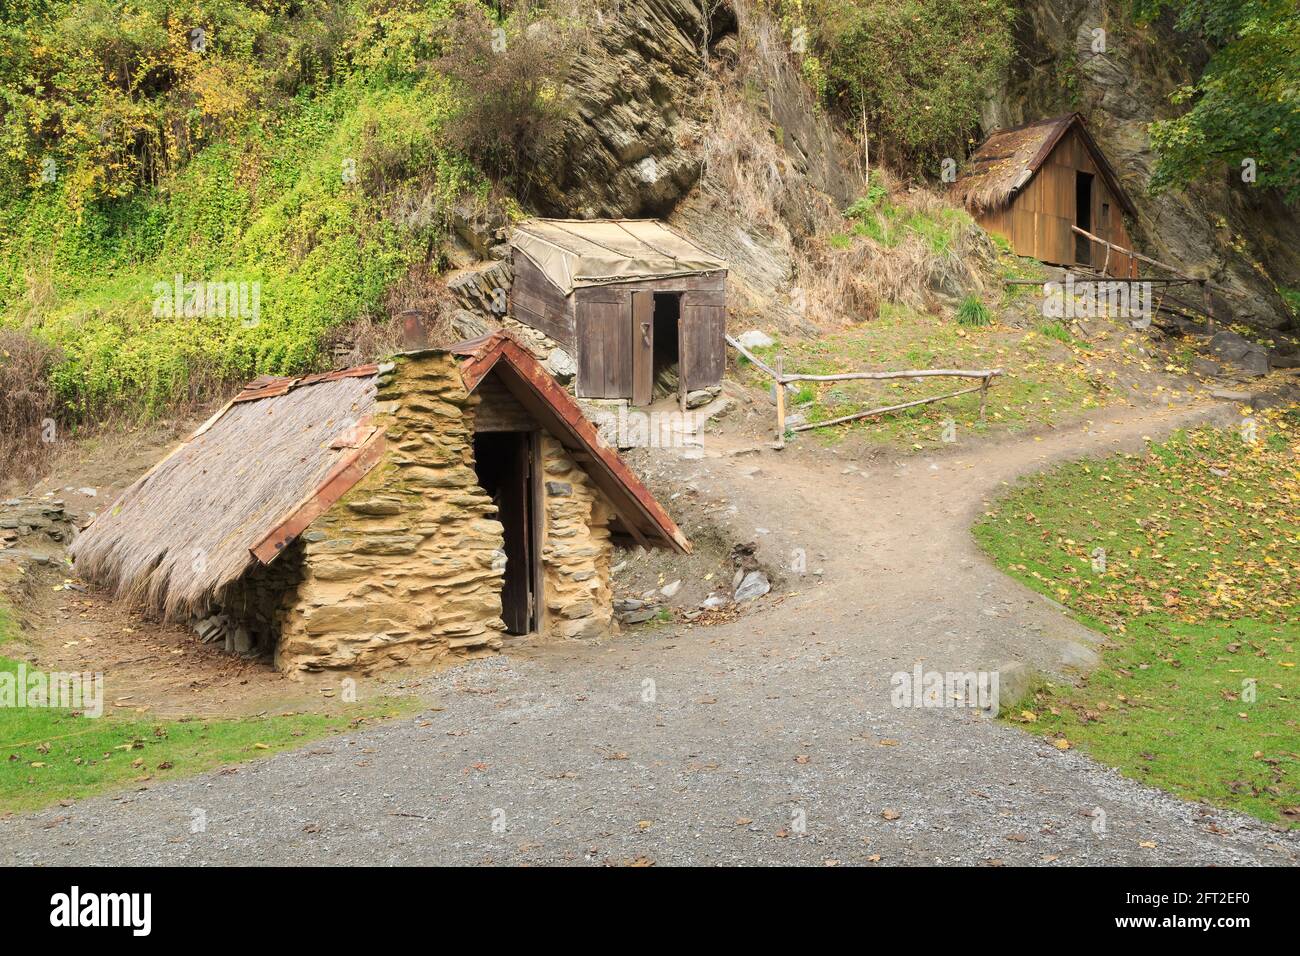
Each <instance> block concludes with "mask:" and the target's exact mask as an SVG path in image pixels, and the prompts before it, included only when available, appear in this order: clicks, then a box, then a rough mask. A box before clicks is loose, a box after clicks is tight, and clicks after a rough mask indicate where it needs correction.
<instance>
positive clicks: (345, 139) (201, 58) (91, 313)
mask: <svg viewBox="0 0 1300 956" xmlns="http://www.w3.org/2000/svg"><path fill="white" fill-rule="evenodd" d="M451 9H452V6H451V3H450V2H447V3H443V4H439V3H438V2H436V0H435V2H433V3H430V2H427V0H306V2H295V3H293V4H288V5H282V4H279V3H272V4H267V3H264V2H260V0H247V2H246V3H242V4H241V3H240V2H237V0H221V2H209V0H197V2H196V5H195V6H194V7H193V8H189V7H186V10H187V18H186V20H185V21H184V22H185V23H188V22H190V20H191V19H193V18H194V17H198V21H197V22H203V23H206V24H207V25H208V29H207V30H206V31H205V37H206V40H205V49H204V51H203V53H202V55H199V54H198V53H197V51H192V50H190V49H189V47H188V45H187V42H188V41H186V42H185V43H183V42H182V39H183V38H185V37H187V34H185V33H184V32H183V31H182V30H181V27H182V26H183V25H184V24H183V23H182V22H181V21H179V20H177V19H176V18H175V16H174V15H173V13H172V12H170V10H169V9H168V7H167V5H166V4H162V3H160V2H156V0H145V2H143V3H140V4H137V5H135V6H134V7H130V8H128V7H124V6H122V5H120V4H116V3H109V2H108V0H50V2H48V3H36V2H32V3H29V4H27V5H25V6H24V5H23V4H19V10H18V12H17V13H16V14H15V16H14V18H12V19H11V20H9V21H6V25H3V26H0V45H2V47H3V48H2V49H0V53H4V54H6V56H4V57H0V60H3V62H2V63H0V74H3V79H4V81H5V83H4V92H3V94H0V97H3V99H0V138H2V144H3V147H4V149H3V151H2V152H3V157H4V158H3V159H0V162H4V163H8V164H9V165H10V170H11V171H15V172H16V173H17V175H15V176H0V327H4V326H9V327H23V328H28V329H30V330H31V332H32V333H33V334H34V335H36V336H37V337H39V338H40V339H42V340H44V341H46V342H49V343H51V344H53V345H56V346H57V347H58V348H59V350H60V351H59V356H58V361H57V362H55V363H54V364H53V366H52V367H51V369H50V372H49V377H50V383H51V386H52V389H53V394H52V396H51V398H52V400H53V401H54V404H55V405H56V406H57V409H58V415H57V417H61V418H63V417H66V418H68V419H69V420H72V419H76V418H79V417H86V416H95V415H98V414H100V413H101V412H102V411H103V410H105V409H106V408H107V407H110V406H112V407H120V406H123V405H125V406H127V407H128V408H136V409H139V410H144V411H148V410H154V409H160V408H162V407H164V406H166V405H167V404H169V403H171V402H173V401H176V400H184V399H187V398H192V397H196V393H197V392H200V391H202V389H203V388H204V387H206V386H210V385H213V384H220V383H226V382H230V381H232V380H239V379H243V378H247V377H251V376H253V375H256V374H258V373H262V372H270V373H280V374H284V373H292V372H299V371H304V370H309V369H311V368H313V367H316V366H318V365H319V364H320V363H321V362H322V361H323V360H324V355H323V348H324V346H325V345H326V343H327V342H329V341H331V340H332V338H333V337H334V331H335V330H336V329H337V328H339V327H340V326H344V325H346V324H348V323H350V322H352V321H353V320H355V319H357V318H358V317H364V316H367V315H370V314H372V313H374V312H376V311H377V310H378V309H379V308H380V307H381V304H382V302H383V297H384V294H385V290H386V289H387V288H388V286H389V285H390V284H391V283H392V282H393V281H394V280H395V279H396V278H397V277H400V276H402V275H404V274H406V272H407V271H408V269H409V268H411V266H412V264H413V263H416V262H419V261H420V260H421V259H422V258H424V257H425V256H426V255H427V253H428V250H429V249H430V248H432V247H433V245H434V244H435V240H436V239H438V238H439V237H440V236H441V235H443V234H445V230H446V224H447V221H448V218H449V209H450V206H451V204H452V202H453V201H454V200H455V199H456V198H458V197H459V196H461V195H462V194H464V193H465V192H466V191H468V190H474V189H479V188H481V187H482V184H483V181H482V179H481V177H480V176H479V174H478V173H477V171H476V170H475V169H474V167H473V165H472V164H471V163H470V162H469V161H468V159H467V158H466V157H465V156H464V155H463V152H462V151H461V150H460V149H458V148H457V145H456V143H455V141H454V137H452V136H451V135H449V133H448V132H447V127H448V124H449V123H450V121H451V120H452V118H453V117H455V116H456V115H457V114H458V111H459V105H458V102H457V99H456V96H455V94H454V93H453V91H452V90H451V88H450V86H449V84H448V81H447V80H446V78H445V77H443V76H442V75H440V74H439V72H438V70H437V69H436V60H437V58H438V57H439V56H441V53H442V49H443V44H444V43H445V41H446V27H447V23H448V18H449V16H450V12H451ZM191 10H192V11H193V16H191V15H190V12H189V11H191ZM246 12H247V13H249V16H247V17H245V15H244V14H245V13H246ZM200 14H201V16H200ZM236 21H237V22H238V26H237V27H232V26H231V24H233V23H235V22H236ZM87 24H98V26H97V27H96V28H95V29H94V30H91V29H89V28H87V32H86V33H85V36H84V37H82V41H81V42H82V45H81V46H79V45H78V44H77V43H76V42H73V40H74V39H75V37H76V36H77V35H78V34H77V33H76V30H78V29H81V28H82V26H85V25H87ZM83 47H84V48H83ZM9 53H14V54H16V59H14V60H10V59H9V58H8V56H7V55H8V54H9ZM213 70H218V71H219V73H212V72H211V71H213ZM232 72H233V73H238V74H239V75H238V77H237V78H236V79H235V81H234V82H233V83H232V84H224V79H223V78H225V77H227V76H228V74H231V73H232ZM149 77H152V79H148V78H149ZM218 81H220V82H218ZM205 84H207V85H205ZM223 84H224V85H223ZM209 86H211V90H209V89H208V87H209ZM40 89H48V91H49V96H48V97H47V99H48V103H45V102H42V97H41V96H39V95H37V91H38V90H40ZM241 90H242V91H244V92H243V93H242V94H241V93H240V92H239V91H241ZM205 91H207V92H205ZM208 92H211V93H212V96H214V97H217V96H218V93H220V97H232V96H236V94H238V95H239V98H238V102H235V101H234V100H227V99H220V102H221V103H225V104H226V105H227V106H229V109H226V108H225V107H222V108H221V109H218V108H217V106H215V105H212V104H214V103H217V102H218V101H217V100H212V102H211V103H209V101H208V100H206V99H204V97H205V96H207V95H208ZM95 104H98V106H96V105H95ZM205 104H206V105H205ZM128 108H129V109H128ZM101 109H102V110H103V113H104V115H106V116H112V115H117V114H115V113H114V112H113V111H114V110H115V109H117V110H119V111H121V110H125V111H126V113H128V114H129V115H130V116H131V117H133V122H137V121H138V122H139V123H140V124H141V128H142V129H146V128H147V130H149V131H150V132H149V133H148V135H144V134H141V135H139V136H136V135H132V136H129V137H127V139H126V140H124V141H122V142H119V141H118V140H116V139H112V140H111V142H110V141H107V140H103V139H102V138H101V137H99V136H98V135H97V134H96V132H95V130H93V129H89V128H86V124H87V123H89V117H91V116H97V115H100V114H99V112H97V110H101ZM150 136H153V137H155V138H154V139H150V138H149V137H150ZM49 155H52V156H55V157H57V160H56V169H57V175H55V176H54V177H51V181H46V180H45V178H44V177H42V175H41V172H42V169H43V160H44V158H45V157H47V156H49ZM178 275H179V276H181V277H182V278H183V282H184V283H190V282H198V283H204V284H205V285H206V284H207V283H214V284H216V283H227V282H231V283H235V284H236V285H239V284H241V283H242V286H241V288H244V289H251V288H252V287H254V286H255V287H256V288H257V292H258V304H259V314H258V315H257V316H256V321H252V322H250V321H248V317H247V316H243V315H239V314H228V313H226V312H217V313H215V314H213V313H211V312H210V311H209V312H205V313H204V314H202V315H186V314H183V312H182V314H179V315H177V314H159V312H158V310H157V309H156V308H155V300H156V299H157V292H156V289H157V287H159V286H160V285H164V286H165V285H167V284H171V283H174V282H175V277H176V276H178Z"/></svg>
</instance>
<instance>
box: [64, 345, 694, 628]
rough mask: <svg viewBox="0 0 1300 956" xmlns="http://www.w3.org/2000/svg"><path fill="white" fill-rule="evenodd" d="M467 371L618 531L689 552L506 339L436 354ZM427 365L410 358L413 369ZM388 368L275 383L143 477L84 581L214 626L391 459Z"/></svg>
mask: <svg viewBox="0 0 1300 956" xmlns="http://www.w3.org/2000/svg"><path fill="white" fill-rule="evenodd" d="M429 351H430V352H441V353H442V354H447V353H448V352H450V353H451V354H454V355H457V356H459V357H460V358H461V375H462V378H463V380H464V382H465V387H466V389H467V390H469V391H471V392H472V391H473V390H474V389H475V388H476V387H477V386H478V384H479V383H480V382H481V381H483V378H484V376H486V375H487V374H488V373H489V372H492V371H495V372H496V374H497V375H498V376H499V377H500V378H501V380H502V381H503V382H504V384H505V385H506V387H507V388H508V389H509V390H510V391H511V392H512V393H513V394H514V396H515V397H516V398H517V399H518V400H519V401H520V403H521V404H523V405H524V407H525V408H527V409H528V410H529V411H530V412H531V413H532V415H533V417H534V418H535V419H536V420H537V421H538V422H539V423H540V424H541V425H542V426H543V427H544V428H546V429H547V430H548V431H550V432H551V434H552V435H554V436H555V437H556V438H557V439H559V441H560V442H561V443H562V444H564V445H565V447H567V448H569V449H570V450H572V451H574V452H575V455H574V458H575V459H576V460H577V461H578V462H579V464H580V465H581V466H582V467H583V468H584V469H585V470H586V471H587V472H588V473H589V474H591V476H592V478H593V480H594V481H595V482H596V484H597V486H598V487H599V488H600V489H601V490H602V491H603V492H604V493H605V495H606V497H607V498H608V499H609V501H610V503H611V505H612V506H613V508H614V511H615V515H616V518H615V529H614V530H616V531H622V532H624V533H626V534H627V535H629V536H631V537H632V538H634V539H635V540H636V541H638V542H640V543H643V544H645V545H646V546H648V547H656V546H657V547H666V548H669V549H671V550H675V551H679V552H683V553H685V552H687V551H689V549H690V544H689V542H687V540H686V538H685V536H684V535H683V534H682V533H681V531H680V530H679V529H678V528H677V525H676V524H674V523H673V520H672V519H671V518H670V517H669V516H668V513H667V512H666V511H665V510H664V509H663V506H662V505H660V504H659V502H657V501H656V500H655V499H654V497H653V496H652V495H651V494H650V492H649V491H648V490H647V489H646V488H645V486H644V485H643V484H642V483H641V482H640V480H639V479H637V477H636V475H635V474H633V473H632V471H631V470H630V469H629V468H628V466H627V465H626V463H624V462H623V460H622V459H621V458H620V457H619V456H618V454H617V452H615V451H613V450H611V449H609V448H606V447H605V446H603V445H602V444H601V442H600V440H599V438H598V437H597V435H596V430H595V428H594V427H593V426H592V424H591V423H590V422H589V421H587V419H586V418H585V417H584V416H583V414H582V410H581V409H580V408H579V407H578V405H577V403H576V402H575V401H574V400H573V398H572V397H571V396H570V395H569V394H568V392H566V391H565V390H564V389H562V388H561V387H560V386H559V385H557V384H556V382H555V380H554V379H552V378H551V377H550V375H548V374H547V373H546V371H545V369H543V368H542V367H541V365H540V364H538V362H537V360H536V359H535V358H533V356H532V354H531V353H529V352H528V350H527V349H525V348H523V347H522V346H521V345H520V344H519V343H518V342H516V341H515V340H514V339H513V338H512V337H511V336H510V335H509V334H508V333H506V332H495V333H493V334H491V335H488V336H484V337H483V338H480V339H475V340H473V341H470V342H463V343H461V344H459V345H454V346H452V347H451V348H450V349H447V350H437V349H433V350H429ZM420 354H422V353H408V355H410V356H411V357H415V356H418V355H420ZM378 372H379V367H378V366H375V365H366V366H361V367H358V368H353V369H345V370H342V371H338V372H330V373H327V374H324V375H312V376H308V377H306V378H272V377H269V376H264V377H262V378H259V379H257V380H256V381H253V382H251V383H249V384H248V385H247V386H246V387H245V388H244V390H243V391H242V392H240V393H239V395H237V396H236V397H235V398H234V399H232V400H231V402H230V403H229V404H227V405H226V407H225V408H223V409H222V410H221V411H220V412H218V413H217V414H216V415H214V416H213V417H212V418H211V419H209V420H208V421H207V422H206V423H205V424H204V425H203V426H202V427H201V428H199V429H198V430H197V431H196V432H195V433H194V434H193V435H191V436H190V437H189V438H187V439H186V440H185V441H184V442H182V443H181V444H180V445H179V446H178V447H177V448H175V449H174V450H173V451H172V452H171V453H170V454H169V455H168V456H167V457H166V458H164V459H163V460H162V461H160V462H158V464H156V465H154V466H153V467H152V468H151V469H149V471H147V472H145V474H144V475H142V476H141V477H140V478H139V479H137V480H136V481H135V483H134V484H132V485H131V486H130V487H129V488H127V489H126V490H125V491H124V492H123V493H122V494H121V496H120V497H119V498H118V499H117V501H115V502H114V503H113V505H112V506H111V507H109V508H107V509H106V510H105V511H104V512H102V513H101V514H100V515H99V516H98V517H97V518H96V519H95V520H94V522H92V523H91V525H90V526H89V527H88V528H87V529H86V530H85V531H84V532H83V533H82V535H81V536H80V537H79V538H78V539H77V540H76V542H75V543H74V544H73V546H72V549H71V553H72V556H73V558H74V559H75V561H76V568H77V573H78V574H80V575H81V576H83V577H85V578H86V579H88V580H94V581H98V582H100V583H102V584H104V585H105V586H107V587H109V588H111V589H112V590H113V591H114V592H115V593H116V594H117V595H118V596H121V597H127V598H130V599H135V600H139V601H141V602H143V603H145V604H146V605H147V606H148V607H150V608H152V609H153V610H155V611H156V612H158V613H159V614H161V615H163V616H164V617H165V618H168V619H185V618H189V617H194V616H199V615H203V614H205V613H207V612H208V611H209V610H210V608H211V607H212V605H213V604H214V603H218V602H219V601H220V597H221V594H222V593H223V591H224V590H225V589H226V588H228V587H229V586H230V585H231V584H233V583H234V582H235V581H237V580H238V579H239V578H240V577H241V576H242V575H243V574H244V573H245V572H247V571H248V570H249V569H250V568H251V567H252V566H253V565H254V563H255V562H257V561H261V562H262V563H267V564H269V563H270V562H271V561H273V560H274V559H275V557H276V556H277V555H278V554H280V553H281V552H282V550H283V549H284V547H285V546H287V545H288V544H289V543H290V542H291V541H293V540H294V539H295V538H296V537H297V536H298V535H300V534H301V533H302V532H303V531H304V530H306V528H307V527H308V526H309V525H310V524H311V522H312V521H313V520H314V519H315V518H316V517H318V516H319V515H320V514H322V513H324V512H325V511H326V510H328V508H329V507H330V506H331V505H332V504H333V503H334V502H335V501H337V500H338V499H339V498H340V497H341V496H342V495H343V494H345V493H346V492H347V490H348V489H349V488H351V487H352V486H353V485H355V484H356V482H358V481H360V480H361V478H362V477H364V476H365V474H366V473H367V472H368V471H369V470H370V468H371V467H373V465H374V464H375V463H376V462H377V461H378V460H379V459H380V457H381V456H382V453H383V449H384V442H383V429H382V428H376V427H375V426H374V425H372V424H371V423H370V415H371V412H372V411H373V408H374V404H375V378H376V376H377V374H378Z"/></svg>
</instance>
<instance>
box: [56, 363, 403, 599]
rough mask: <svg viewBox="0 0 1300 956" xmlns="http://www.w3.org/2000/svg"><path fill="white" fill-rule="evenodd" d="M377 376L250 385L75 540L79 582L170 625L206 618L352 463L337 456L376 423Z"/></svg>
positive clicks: (372, 369)
mask: <svg viewBox="0 0 1300 956" xmlns="http://www.w3.org/2000/svg"><path fill="white" fill-rule="evenodd" d="M377 371H378V369H377V368H376V366H374V365H369V366H364V367H361V368H357V369H349V370H347V371H346V372H339V373H331V374H329V375H323V376H310V377H308V378H306V379H271V378H260V379H258V380H257V381H255V382H252V383H250V384H249V385H248V386H247V387H246V388H245V389H244V391H243V392H241V393H240V394H239V395H238V396H236V397H235V398H234V399H233V400H232V401H231V402H230V403H229V404H228V405H227V406H226V407H225V408H223V409H222V410H221V411H219V412H218V413H217V414H216V415H215V416H213V418H211V419H210V420H209V421H208V422H206V423H205V424H204V425H203V426H202V427H201V428H199V429H198V431H196V432H195V433H194V434H193V435H191V436H190V437H189V438H187V439H186V440H185V441H184V442H182V443H181V444H180V445H179V446H178V447H177V448H175V449H174V450H173V451H172V452H171V453H170V454H169V455H168V456H167V457H166V458H164V459H163V460H162V461H160V462H158V464H156V465H154V466H153V467H152V468H150V469H149V470H148V471H147V472H145V474H144V475H142V476H141V477H140V478H139V479H137V480H136V482H135V483H134V484H132V485H131V486H130V487H129V488H127V489H126V490H125V491H124V492H123V493H122V495H121V496H120V497H119V498H118V499H117V501H115V502H114V503H113V505H112V506H111V507H109V508H107V509H106V510H105V511H103V512H102V513H101V514H100V515H99V516H98V517H97V518H96V519H95V520H94V521H93V522H92V523H91V525H90V527H88V528H87V529H86V530H85V531H84V532H83V533H82V534H81V536H80V537H79V538H77V540H76V542H75V543H74V544H73V546H72V549H71V553H72V556H73V558H74V559H75V560H76V568H77V573H78V574H80V575H81V576H82V577H84V578H86V579H88V580H95V581H98V582H100V583H102V584H104V585H106V586H108V587H110V588H112V589H113V590H114V592H116V593H117V594H118V595H119V596H123V597H128V598H132V599H137V600H140V601H142V602H144V603H145V604H146V605H148V606H149V607H150V608H152V609H153V610H155V611H157V612H158V613H160V614H162V615H163V616H164V617H166V618H170V619H183V618H187V617H192V616H195V615H202V614H204V613H206V612H207V611H208V609H209V608H210V606H211V604H212V602H213V598H214V597H215V596H216V595H218V594H219V593H220V592H221V591H222V590H223V589H224V588H225V587H227V586H228V585H230V584H231V583H233V582H234V581H236V580H237V579H238V578H239V577H240V576H241V575H243V574H244V572H245V571H247V570H248V569H249V568H250V567H251V566H252V564H253V562H254V560H255V559H254V557H253V554H252V552H251V551H250V550H249V549H250V548H252V547H253V546H254V545H255V544H256V543H257V541H258V540H259V539H260V538H261V537H262V536H264V535H265V534H266V532H267V530H268V529H269V528H271V527H272V526H274V525H275V524H276V523H277V522H278V521H279V520H281V519H282V518H283V516H284V515H285V514H286V512H288V511H289V510H290V509H292V508H293V507H294V506H295V505H296V504H297V503H298V502H299V501H300V500H301V499H302V498H304V497H305V496H307V495H308V494H310V493H311V492H312V491H314V490H315V489H316V488H317V487H318V486H319V485H320V484H321V483H322V481H323V480H324V479H325V478H326V476H327V475H328V474H329V473H330V471H331V469H333V468H334V467H335V465H336V464H338V462H339V461H340V459H342V458H344V457H345V456H347V455H348V454H349V451H350V449H349V448H347V447H335V446H338V445H346V444H347V442H346V441H345V439H346V438H347V434H348V433H349V431H350V430H352V429H354V426H356V425H357V423H358V422H359V421H360V420H361V419H362V418H364V417H365V416H367V415H369V414H370V412H371V410H372V408H373V406H374V402H375V375H376V373H377ZM341 439H344V440H341Z"/></svg>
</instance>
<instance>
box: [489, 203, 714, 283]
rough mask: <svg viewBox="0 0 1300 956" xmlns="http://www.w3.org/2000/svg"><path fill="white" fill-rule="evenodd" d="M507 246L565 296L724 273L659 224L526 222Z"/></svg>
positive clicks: (629, 221) (653, 221) (707, 256)
mask: <svg viewBox="0 0 1300 956" xmlns="http://www.w3.org/2000/svg"><path fill="white" fill-rule="evenodd" d="M510 244H511V245H512V246H514V248H515V249H517V250H518V251H520V252H522V253H523V254H524V255H526V256H527V257H528V258H529V259H531V260H532V261H533V263H534V264H535V265H536V266H537V267H538V268H539V269H541V270H542V273H543V274H544V275H545V276H546V278H547V279H549V280H550V281H551V283H552V284H553V285H554V286H555V287H556V288H558V289H559V290H560V291H561V292H563V293H564V294H565V295H568V294H570V293H571V292H573V290H574V289H575V288H578V287H579V286H588V285H603V284H608V283H610V282H627V281H631V280H635V279H660V278H667V277H669V276H680V275H690V274H692V273H697V272H716V271H717V270H719V269H726V268H727V263H726V262H725V261H724V260H722V259H719V258H718V257H717V256H715V255H712V254H711V253H708V252H706V251H705V250H703V249H701V248H700V247H699V246H697V245H696V244H695V243H694V242H692V241H691V240H689V239H687V238H686V237H685V236H683V235H681V234H680V233H678V232H675V231H674V230H672V229H670V228H669V227H668V226H667V225H665V224H664V223H663V222H661V221H659V220H658V219H529V220H528V221H526V222H523V223H520V224H519V225H518V226H516V227H515V231H514V234H513V235H512V236H511V239H510Z"/></svg>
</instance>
